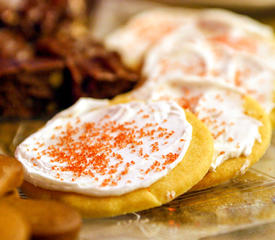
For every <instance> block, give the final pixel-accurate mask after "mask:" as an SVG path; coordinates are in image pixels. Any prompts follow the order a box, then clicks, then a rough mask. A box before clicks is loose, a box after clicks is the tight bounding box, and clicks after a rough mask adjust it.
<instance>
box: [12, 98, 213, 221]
mask: <svg viewBox="0 0 275 240" xmlns="http://www.w3.org/2000/svg"><path fill="white" fill-rule="evenodd" d="M91 101H93V100H91V99H90V102H91ZM77 104H78V109H79V108H81V104H79V103H77ZM82 104H83V105H85V106H87V105H86V101H82ZM111 104H112V103H111V102H110V105H109V106H105V107H102V108H98V109H94V108H93V106H92V105H91V109H86V113H83V112H82V113H81V116H79V115H78V114H74V111H72V114H69V115H68V111H66V112H65V114H64V112H63V113H61V114H60V115H59V116H60V117H55V118H53V120H51V121H49V122H48V124H46V126H45V127H44V128H42V129H41V130H39V131H38V132H36V133H35V134H33V135H31V136H30V137H29V138H27V139H26V140H25V141H24V142H22V143H21V144H20V145H19V146H18V147H17V149H16V153H15V155H16V157H17V158H18V159H19V161H21V163H22V164H23V166H24V170H25V180H26V183H25V184H23V187H22V189H23V190H24V192H25V193H27V194H28V195H29V196H31V197H37V198H53V199H57V200H60V201H63V202H66V203H69V204H70V205H72V206H73V207H75V208H77V209H78V210H79V211H80V212H81V213H82V215H83V216H86V217H108V216H116V215H121V214H126V213H129V212H135V211H140V210H144V209H148V208H152V207H156V206H160V205H162V204H164V203H166V202H169V201H171V200H173V199H174V198H176V197H177V196H179V195H181V194H183V193H184V192H186V191H188V190H189V189H190V188H191V187H193V186H194V185H195V184H196V183H197V182H199V181H200V180H201V179H202V178H203V176H204V175H205V174H206V173H207V171H208V169H209V167H210V164H211V161H212V155H213V140H212V137H211V135H210V133H209V131H208V130H207V128H206V127H205V126H204V125H203V124H202V123H201V122H200V121H199V120H197V119H196V117H194V116H193V115H192V114H191V113H190V112H185V111H184V110H183V109H182V108H181V107H180V106H179V105H178V104H177V103H176V102H174V101H156V102H129V103H125V104H114V105H111ZM71 109H75V108H74V107H72V108H71ZM66 116H68V117H66ZM194 166H196V167H194Z"/></svg>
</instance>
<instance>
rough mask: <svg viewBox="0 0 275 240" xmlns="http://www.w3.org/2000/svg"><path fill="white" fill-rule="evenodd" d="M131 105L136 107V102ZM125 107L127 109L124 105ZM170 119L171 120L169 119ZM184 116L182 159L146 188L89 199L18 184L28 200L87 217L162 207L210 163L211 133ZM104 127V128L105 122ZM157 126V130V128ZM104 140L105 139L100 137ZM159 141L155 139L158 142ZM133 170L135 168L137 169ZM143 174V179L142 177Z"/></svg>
mask: <svg viewBox="0 0 275 240" xmlns="http://www.w3.org/2000/svg"><path fill="white" fill-rule="evenodd" d="M130 104H131V103H130ZM132 104H137V102H136V103H132ZM142 104H143V103H141V104H137V105H138V106H140V105H141V106H143V107H144V106H147V107H148V108H149V107H153V106H157V107H160V106H163V105H160V104H161V103H160V102H158V103H152V104H151V105H142ZM154 104H155V105H154ZM165 104H168V103H165ZM165 104H164V108H165V107H167V106H170V105H165ZM169 104H171V106H173V107H174V106H176V108H175V109H178V110H177V111H179V112H180V113H181V114H182V113H183V112H182V109H181V108H180V107H179V106H178V105H177V104H176V103H175V102H171V103H169ZM122 105H123V104H122ZM119 106H120V105H119ZM123 106H124V105H123ZM123 106H122V107H123ZM131 106H132V105H131ZM126 107H128V105H127V106H126ZM111 109H112V110H114V108H111ZM129 109H132V108H131V107H130V108H129ZM139 109H140V108H139V107H138V108H137V109H136V111H140V110H139ZM173 109H174V108H173ZM175 109H174V111H175ZM123 112H124V111H122V110H121V111H119V113H123ZM145 112H146V113H147V110H144V113H142V114H145ZM132 114H133V112H132ZM159 114H163V113H162V112H160V113H159ZM173 114H175V112H173ZM127 116H129V115H127ZM133 116H135V119H137V116H136V115H133ZM157 116H158V117H156V118H157V119H158V118H160V116H161V115H157ZM169 116H170V115H169ZM171 117H172V118H173V116H171ZM185 117H186V120H187V122H188V123H189V124H191V125H192V138H191V139H190V144H189V145H188V148H187V150H186V152H185V154H184V155H183V159H182V160H181V161H179V163H178V164H177V165H176V166H175V167H174V168H172V169H170V170H169V171H168V173H166V175H164V176H163V177H161V178H160V179H158V180H157V181H155V182H153V183H152V184H151V185H149V186H148V187H141V188H140V187H139V188H138V189H135V190H131V191H128V192H126V193H123V194H120V195H112V196H111V195H105V196H92V195H85V194H84V193H82V194H79V193H73V192H64V191H57V190H55V191H54V190H47V189H45V188H41V187H38V186H34V185H33V184H31V183H28V182H24V184H23V185H22V190H23V191H24V192H25V193H26V194H27V195H28V196H30V197H32V198H42V199H56V200H59V201H62V202H65V203H68V204H70V205H71V206H73V207H74V208H76V209H78V210H79V211H80V213H81V214H82V216H84V217H90V218H99V217H111V216H117V215H122V214H127V213H130V212H136V211H141V210H145V209H149V208H153V207H157V206H160V205H162V204H165V203H167V202H169V201H171V200H173V199H174V198H176V197H177V196H179V195H181V194H183V193H184V192H186V191H188V190H189V189H190V188H191V187H192V186H194V185H195V184H196V183H197V182H199V181H200V180H201V179H202V178H203V177H204V175H205V174H206V173H207V171H208V170H209V167H210V165H211V161H212V156H213V139H212V137H211V134H210V133H209V131H208V130H207V128H206V127H205V126H204V124H202V123H201V122H200V121H199V120H198V119H197V118H196V117H195V116H194V115H193V114H192V113H190V112H189V111H186V112H185ZM143 118H144V122H143V123H142V124H144V125H145V124H146V121H145V119H148V118H149V116H148V115H146V114H145V115H144V116H143ZM160 119H161V118H160ZM167 119H168V118H167ZM161 121H162V120H161ZM165 121H167V120H165ZM169 121H171V120H168V122H167V124H170V123H171V122H169ZM173 121H174V120H173ZM130 122H131V120H129V119H128V120H127V124H130ZM106 124H107V125H108V123H106ZM136 124H137V125H138V124H140V122H139V120H137V122H136ZM150 124H154V122H150ZM46 126H47V125H46ZM164 126H166V127H168V126H170V125H164ZM121 127H122V126H120V128H121ZM159 127H160V128H161V126H159ZM157 128H158V127H156V129H157ZM163 129H164V128H163ZM180 129H181V128H180ZM145 130H146V129H145ZM152 130H153V131H152V132H155V131H156V130H154V129H152ZM73 131H74V130H73ZM185 131H187V130H185ZM150 132H151V131H150ZM140 133H141V132H140ZM142 134H146V131H145V132H142ZM156 134H157V135H159V134H160V135H161V133H159V132H156ZM190 134H191V133H190ZM180 136H181V135H180ZM105 137H107V136H104V138H105ZM168 138H169V137H167V139H168ZM138 139H139V138H138ZM146 139H147V138H146ZM146 139H143V138H142V139H139V140H143V141H147V140H146ZM159 139H161V138H160V137H158V140H159ZM168 141H169V139H168ZM182 141H183V142H184V141H185V140H184V139H182ZM149 144H150V142H149ZM160 144H161V143H160ZM164 144H166V143H164ZM171 146H172V145H171ZM155 148H157V147H155ZM138 149H139V147H138V148H137V149H134V150H135V151H138ZM135 151H134V152H135ZM144 151H146V149H145V150H144ZM138 152H139V151H138ZM154 154H155V152H154V151H153V152H152V155H154ZM146 155H147V154H146ZM170 155H173V154H172V153H169V156H170ZM139 156H140V155H139ZM143 156H144V158H145V159H144V160H145V161H144V164H146V160H147V161H148V159H146V158H149V155H148V156H147V157H146V156H145V155H143ZM165 156H167V155H163V157H164V158H165ZM139 159H140V160H139V162H140V161H142V160H143V159H142V158H139ZM170 160H171V159H170ZM170 160H169V161H170ZM157 162H158V159H157ZM154 166H155V165H154ZM154 166H153V165H152V167H151V169H154ZM136 168H137V169H138V166H137V167H136ZM141 170H142V169H141ZM145 170H146V169H144V171H145ZM158 170H160V169H158ZM129 171H132V170H129ZM149 171H150V170H149V168H148V172H149ZM146 172H147V171H146ZM158 172H159V171H156V173H155V174H157V173H158ZM153 173H154V171H153ZM145 174H147V173H145ZM145 174H144V176H145V177H146V175H145ZM147 180H148V179H147ZM142 184H143V182H142ZM126 187H127V186H126Z"/></svg>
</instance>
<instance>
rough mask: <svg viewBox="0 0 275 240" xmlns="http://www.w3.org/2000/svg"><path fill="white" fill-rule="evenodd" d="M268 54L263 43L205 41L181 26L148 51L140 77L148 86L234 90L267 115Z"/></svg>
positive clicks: (271, 87)
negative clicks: (189, 85) (194, 84)
mask: <svg viewBox="0 0 275 240" xmlns="http://www.w3.org/2000/svg"><path fill="white" fill-rule="evenodd" d="M270 51H272V47H271V46H269V47H268V44H267V43H266V44H264V42H263V41H257V40H256V39H251V36H250V38H249V37H248V36H247V35H246V34H244V33H243V32H237V31H236V32H235V35H233V36H224V35H221V36H219V37H217V36H216V37H214V38H209V37H207V36H206V35H205V34H202V32H201V31H197V30H196V29H193V28H191V27H187V26H185V27H182V28H179V29H178V30H177V31H175V32H174V33H172V34H170V35H169V36H167V37H165V38H163V39H162V41H161V42H160V43H159V44H158V45H156V46H155V47H154V48H152V50H151V51H149V53H148V55H147V57H146V60H145V63H144V66H143V73H144V75H145V76H146V77H147V81H148V82H149V81H152V82H154V83H152V84H161V83H165V82H174V83H176V82H182V81H185V82H198V83H200V82H209V83H211V84H214V85H219V86H225V87H227V88H231V89H236V90H238V91H239V92H241V93H245V94H247V95H251V96H252V97H253V98H254V99H255V100H257V101H258V102H259V103H260V104H261V105H262V107H263V108H264V110H265V111H266V112H267V113H269V114H270V113H271V112H272V110H273V108H274V101H273V100H274V99H273V97H274V91H275V78H274V76H275V71H274V66H271V65H272V64H273V65H274V63H275V54H274V55H270V53H269V52H270ZM273 53H274V52H273ZM268 56H269V57H268ZM272 57H273V60H272V61H271V58H272ZM156 82H158V83H156Z"/></svg>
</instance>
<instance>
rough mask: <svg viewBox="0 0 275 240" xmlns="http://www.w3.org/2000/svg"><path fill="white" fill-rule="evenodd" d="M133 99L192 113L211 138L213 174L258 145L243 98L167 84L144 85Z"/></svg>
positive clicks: (201, 87) (222, 91) (204, 88)
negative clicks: (167, 104) (172, 104)
mask: <svg viewBox="0 0 275 240" xmlns="http://www.w3.org/2000/svg"><path fill="white" fill-rule="evenodd" d="M132 97H134V98H138V99H153V100H157V99H158V100H159V99H163V100H175V101H177V102H178V103H179V105H181V106H182V107H183V108H185V109H189V110H190V111H191V112H193V113H194V114H195V115H196V116H197V117H198V119H200V120H201V121H202V122H203V123H204V124H205V125H206V126H207V127H208V129H209V131H210V132H211V134H212V136H213V138H214V156H213V162H212V164H211V169H212V170H215V169H216V168H217V167H218V166H219V165H220V164H222V163H223V162H224V161H226V160H227V159H229V158H234V157H240V156H248V155H250V154H251V152H252V149H253V146H254V143H255V142H256V141H258V142H261V135H260V133H259V126H261V122H259V121H258V120H256V119H254V118H252V117H249V116H248V115H246V114H245V111H244V107H243V105H244V100H243V97H242V95H241V94H239V93H237V92H234V91H232V90H228V89H222V88H220V87H218V88H217V87H215V86H211V85H209V84H207V83H200V84H199V83H196V84H194V83H193V84H188V83H186V82H167V83H165V84H158V85H150V84H146V85H144V87H141V88H140V89H138V90H136V91H135V92H134V93H133V95H132Z"/></svg>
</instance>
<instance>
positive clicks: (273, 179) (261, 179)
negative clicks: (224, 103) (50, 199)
mask: <svg viewBox="0 0 275 240" xmlns="http://www.w3.org/2000/svg"><path fill="white" fill-rule="evenodd" d="M43 123H44V121H41V120H29V121H13V122H8V121H2V122H0V151H1V153H4V154H9V155H12V154H13V152H14V150H15V147H16V145H18V143H20V142H21V141H22V140H23V139H25V138H26V137H27V136H28V135H30V134H31V133H32V132H34V131H35V130H37V129H38V128H39V127H41V126H42V125H43ZM274 236H275V135H274V136H273V140H272V145H271V146H270V148H269V149H268V151H267V153H266V154H265V156H264V157H263V158H262V159H261V161H260V162H258V163H257V164H255V165H254V166H253V167H252V168H251V169H250V170H249V171H248V172H247V173H246V174H245V175H243V176H240V177H237V178H235V179H233V180H232V181H230V182H228V183H226V184H223V185H220V186H218V187H215V188H210V189H206V190H203V191H198V192H191V193H186V194H184V195H182V196H180V197H179V198H177V199H175V200H174V201H172V202H171V203H169V204H166V205H164V206H162V207H158V208H154V209H150V210H147V211H143V212H138V213H134V214H128V215H125V216H120V217H115V218H107V219H85V220H84V225H83V227H82V229H81V232H80V235H79V239H78V240H90V239H102V240H103V239H104V240H105V239H106V240H107V239H123V240H124V239H125V240H126V239H137V240H139V239H160V240H161V239H171V240H174V239H175V240H176V239H205V240H206V239H207V240H208V239H219V240H221V239H225V240H227V239H265V240H266V239H274Z"/></svg>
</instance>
